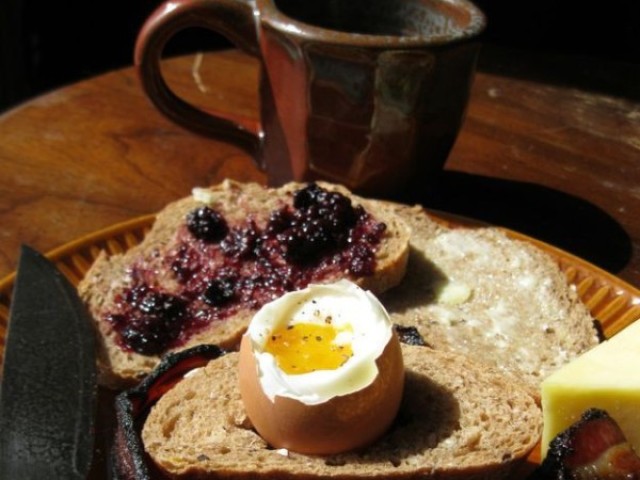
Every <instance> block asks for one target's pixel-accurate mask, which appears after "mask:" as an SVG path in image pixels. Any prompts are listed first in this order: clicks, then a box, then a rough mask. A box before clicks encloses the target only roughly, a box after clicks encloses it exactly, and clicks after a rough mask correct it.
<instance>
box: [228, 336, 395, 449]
mask: <svg viewBox="0 0 640 480" xmlns="http://www.w3.org/2000/svg"><path fill="white" fill-rule="evenodd" d="M376 364H377V366H378V370H379V372H378V376H377V377H376V379H375V380H374V381H373V382H372V383H371V384H370V385H369V386H367V387H365V388H364V389H362V390H359V391H357V392H355V393H352V394H349V395H344V396H338V397H333V398H332V399H330V400H328V401H326V402H324V403H320V404H317V405H306V404H304V403H302V402H300V401H298V400H295V399H292V398H288V397H280V396H276V397H275V399H274V401H273V402H272V401H271V400H270V399H269V398H268V397H267V396H266V395H265V393H264V392H263V390H262V387H261V386H260V381H259V379H258V373H257V370H258V369H257V365H256V360H255V356H254V355H253V351H252V347H251V341H250V340H249V338H248V337H246V336H245V337H244V338H243V339H242V342H241V346H240V359H239V381H240V393H241V395H242V400H243V402H244V406H245V410H246V413H247V416H248V417H249V419H250V420H251V423H252V424H253V426H254V428H255V429H256V431H257V432H258V434H260V436H261V437H262V438H263V439H264V440H265V441H266V442H267V443H269V444H270V445H271V446H272V447H274V448H286V449H288V450H290V451H293V452H298V453H305V454H316V455H328V454H333V453H341V452H346V451H350V450H354V449H358V448H361V447H365V446H367V445H370V444H371V443H373V442H374V441H375V440H377V439H378V438H379V437H380V436H382V435H383V434H384V432H385V431H386V430H387V429H388V428H389V426H390V425H391V423H392V422H393V420H394V418H395V416H396V414H397V412H398V409H399V407H400V401H401V400H402V393H403V388H404V375H405V373H404V363H403V360H402V350H401V348H400V342H399V341H398V338H397V336H396V335H395V334H393V335H392V336H391V339H390V340H389V342H388V343H387V345H386V347H385V349H384V351H383V352H382V354H381V355H380V356H379V357H378V358H377V360H376Z"/></svg>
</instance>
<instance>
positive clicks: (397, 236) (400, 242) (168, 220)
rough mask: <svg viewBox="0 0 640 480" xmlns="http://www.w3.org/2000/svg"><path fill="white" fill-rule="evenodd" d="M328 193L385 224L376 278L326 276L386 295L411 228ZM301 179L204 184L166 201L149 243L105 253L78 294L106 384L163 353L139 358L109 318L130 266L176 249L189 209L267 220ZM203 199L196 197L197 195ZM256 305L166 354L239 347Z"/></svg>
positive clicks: (399, 271)
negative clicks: (209, 207)
mask: <svg viewBox="0 0 640 480" xmlns="http://www.w3.org/2000/svg"><path fill="white" fill-rule="evenodd" d="M320 185H321V186H323V187H324V188H326V189H328V190H337V191H340V193H342V194H343V195H345V196H347V197H348V198H350V199H351V201H352V203H354V204H356V205H362V206H363V207H364V208H365V210H366V211H367V212H369V213H370V214H371V215H373V216H374V218H376V220H378V221H380V222H384V223H385V224H386V226H387V229H386V231H385V233H384V235H383V238H382V240H381V243H380V244H379V246H378V248H377V251H376V270H375V272H374V274H373V275H371V276H363V277H353V276H351V275H348V274H340V276H339V277H338V276H336V277H332V278H327V279H326V281H333V280H338V279H339V278H349V279H351V280H352V281H354V282H355V283H358V284H359V285H360V286H361V287H363V288H365V289H368V290H371V291H372V292H374V293H378V294H379V293H382V292H383V291H385V290H388V289H390V288H392V287H393V286H395V285H397V284H398V283H399V282H400V281H401V280H402V278H403V276H404V273H405V270H406V264H407V259H408V252H409V248H408V245H409V233H410V231H409V229H408V227H407V226H406V225H405V224H404V222H403V221H402V220H401V219H400V218H399V217H398V216H396V215H395V213H394V212H393V210H392V209H390V208H389V206H388V205H387V204H386V203H384V202H378V201H375V200H366V199H363V198H360V197H358V196H355V195H353V194H351V192H349V191H348V190H346V189H344V188H342V187H339V186H335V185H331V184H326V183H325V184H323V183H320ZM303 186H304V185H303V184H298V183H289V184H287V185H285V186H283V187H281V188H278V189H268V188H265V187H263V186H261V185H258V184H254V183H239V182H233V181H225V182H223V183H221V184H218V185H214V186H212V187H209V188H206V189H199V190H198V192H197V193H198V194H197V195H191V196H189V197H185V198H182V199H180V200H177V201H175V202H173V203H171V204H169V205H167V206H166V207H165V208H164V209H163V210H162V211H161V212H160V213H159V214H158V215H157V217H156V220H155V222H154V225H153V227H152V229H151V230H150V231H149V233H148V234H147V235H146V236H145V238H144V240H143V241H142V242H141V243H140V244H139V245H136V246H134V247H133V248H131V249H129V250H128V251H126V252H124V253H122V254H116V255H111V256H108V255H107V254H106V253H104V252H102V253H100V254H99V256H98V257H97V258H96V260H95V262H94V263H93V265H92V266H91V268H90V269H89V270H88V272H87V273H86V275H85V277H84V278H83V279H82V281H81V282H80V284H79V285H78V292H79V294H80V297H81V298H82V300H83V301H84V303H85V304H86V305H87V307H88V309H89V311H90V313H91V315H92V317H93V318H94V321H95V327H96V330H97V333H98V335H97V336H98V345H99V348H98V370H99V383H100V384H101V385H104V386H107V387H111V388H115V389H120V388H123V387H126V386H129V385H132V384H134V383H135V382H137V381H139V380H140V378H142V377H143V376H144V375H146V374H148V373H149V372H150V371H151V370H152V369H153V368H154V367H155V366H156V365H157V364H158V363H159V361H160V356H159V355H141V354H139V353H136V352H132V351H125V350H123V349H122V348H121V347H120V346H119V345H118V342H117V337H116V333H115V332H114V330H113V328H112V326H111V324H110V323H109V322H108V321H106V320H105V317H106V315H107V313H108V312H109V311H110V309H112V307H113V304H114V303H115V302H116V300H115V299H116V297H117V295H118V293H119V292H121V291H122V290H123V289H124V288H125V287H126V286H127V285H130V284H131V282H132V278H131V275H130V267H131V265H132V264H133V263H135V262H137V261H140V259H141V258H144V259H145V260H144V261H145V262H146V264H148V265H151V266H152V267H150V270H154V268H155V267H153V266H157V265H158V264H159V263H160V262H161V261H162V258H163V257H164V256H165V255H166V252H168V251H170V250H171V248H172V247H174V246H175V242H176V234H177V232H178V230H179V228H180V226H181V225H182V224H184V222H185V218H186V216H187V214H188V213H189V212H191V211H192V210H193V209H195V208H197V207H199V206H202V205H205V204H207V203H210V204H214V205H215V206H216V208H217V209H218V210H220V211H221V212H222V213H223V215H224V216H225V219H226V220H227V222H228V223H229V224H234V223H240V222H243V221H244V220H245V219H246V218H247V217H250V218H253V219H255V220H256V222H259V223H263V224H264V223H266V221H267V219H268V215H269V213H270V212H271V211H273V210H275V209H277V208H279V207H281V206H282V205H283V204H285V203H291V197H292V194H293V192H295V191H296V190H298V189H300V188H302V187H303ZM196 197H197V198H196ZM155 270H157V271H158V272H159V273H158V274H157V276H156V277H155V279H154V281H155V282H157V284H158V285H161V286H162V287H163V289H164V290H165V291H172V289H173V288H175V286H176V280H175V278H173V277H172V275H171V274H170V272H167V271H166V270H167V269H166V268H155ZM254 312H255V310H252V309H248V308H247V309H242V310H240V311H239V312H238V313H237V314H234V315H233V316H231V317H229V318H227V319H225V320H224V321H220V322H215V323H212V324H211V326H209V327H207V328H206V329H204V330H201V331H199V332H197V333H195V334H194V335H192V336H191V337H190V338H189V339H188V341H187V342H186V343H184V344H183V345H181V346H180V347H178V348H175V349H172V350H169V351H167V352H166V353H170V352H174V351H179V350H184V349H186V348H190V347H192V346H195V345H199V344H217V345H220V346H222V347H224V348H230V349H233V348H236V347H237V345H238V343H239V340H240V336H241V335H242V333H243V332H244V331H245V329H246V327H247V325H248V323H249V321H250V319H251V317H252V316H253V313H254Z"/></svg>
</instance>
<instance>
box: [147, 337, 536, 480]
mask: <svg viewBox="0 0 640 480" xmlns="http://www.w3.org/2000/svg"><path fill="white" fill-rule="evenodd" d="M402 349H403V356H404V362H405V367H406V381H405V385H406V387H405V392H404V397H403V403H402V406H401V408H400V413H399V414H398V417H397V419H396V421H395V423H394V424H393V426H392V427H391V429H390V430H389V431H388V432H387V433H386V434H385V435H384V436H383V437H382V438H381V439H380V440H379V441H378V442H376V443H375V444H374V445H372V446H371V447H369V448H367V449H364V450H362V451H358V452H348V453H343V454H337V455H331V456H322V457H321V456H306V455H300V454H295V453H291V452H279V451H275V450H273V449H270V448H269V447H268V446H267V445H266V444H265V442H264V441H263V440H262V439H261V438H260V437H259V436H258V435H257V434H256V433H255V432H254V431H253V430H252V429H251V424H250V421H249V420H248V419H247V417H246V415H245V413H244V410H243V406H242V401H241V398H240V394H239V391H238V387H237V360H238V356H237V354H236V353H230V354H228V355H225V356H224V357H221V358H218V359H216V360H212V361H211V362H209V363H208V364H207V365H206V366H205V367H203V368H201V369H199V370H197V371H194V372H192V373H191V374H190V375H188V376H187V377H185V378H184V379H183V380H182V381H181V382H180V383H179V384H178V385H176V386H175V387H174V388H173V389H172V390H171V391H169V392H168V393H166V394H165V395H164V396H163V397H162V398H161V399H160V400H159V401H158V403H157V404H156V405H155V406H154V407H153V409H152V411H151V413H150V414H149V416H148V418H147V420H146V422H145V425H144V428H143V432H142V438H143V443H144V445H145V449H146V451H147V452H148V453H149V455H150V456H151V458H152V459H153V461H154V462H155V463H156V465H157V466H159V467H160V468H161V469H162V470H164V471H166V472H168V473H169V474H170V475H171V476H173V477H174V478H181V479H182V478H203V479H220V478H225V479H226V478H236V479H249V478H251V479H276V478H277V479H294V478H295V479H302V480H311V479H318V478H333V479H339V480H356V479H362V478H402V479H410V478H421V479H436V478H447V479H449V478H458V479H480V478H482V479H497V478H506V477H507V476H508V475H509V474H510V473H511V472H512V471H513V470H514V469H515V468H517V467H518V466H519V465H520V463H521V462H522V460H523V459H525V458H526V457H527V455H528V454H529V453H530V451H531V450H532V449H533V448H534V446H535V445H536V443H537V441H538V439H539V436H540V431H541V412H540V408H539V407H538V406H537V404H536V402H535V401H534V399H533V398H532V397H531V396H530V395H529V393H528V392H527V391H526V389H524V388H522V387H521V386H519V385H518V384H514V383H512V382H510V381H509V379H508V378H506V377H505V376H504V375H503V374H502V373H501V372H499V371H497V370H496V369H492V368H488V367H487V366H485V365H482V364H477V363H475V362H473V361H471V360H469V359H468V358H466V357H464V356H462V355H458V354H455V353H452V352H444V351H437V350H433V349H431V348H428V347H419V346H408V345H403V347H402ZM213 392H215V393H213Z"/></svg>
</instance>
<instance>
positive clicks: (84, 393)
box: [0, 246, 96, 480]
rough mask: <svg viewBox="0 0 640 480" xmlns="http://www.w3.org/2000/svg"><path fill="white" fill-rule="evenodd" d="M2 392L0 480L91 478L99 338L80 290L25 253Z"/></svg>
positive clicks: (30, 252)
mask: <svg viewBox="0 0 640 480" xmlns="http://www.w3.org/2000/svg"><path fill="white" fill-rule="evenodd" d="M6 340H7V341H6V345H5V354H4V367H3V376H2V386H1V390H0V479H14V478H15V479H26V480H28V479H38V480H42V479H65V480H67V479H76V478H77V479H81V478H86V476H87V473H88V471H89V468H90V465H91V460H92V455H93V428H94V411H95V405H96V371H95V368H96V367H95V356H94V355H95V353H94V351H95V350H94V348H95V334H94V332H93V329H92V326H91V323H90V319H89V316H88V313H87V312H86V310H85V308H84V306H83V305H82V303H81V301H80V299H79V298H78V295H77V293H76V290H75V288H74V287H73V286H72V285H71V283H70V282H69V281H68V280H67V279H66V277H64V275H62V273H60V271H59V270H58V269H57V268H56V267H55V265H53V263H51V262H50V261H49V260H47V259H46V258H45V257H44V256H42V255H40V254H39V253H38V252H36V251H35V250H33V249H31V248H29V247H26V246H24V247H22V249H21V252H20V260H19V263H18V271H17V275H16V281H15V285H14V290H13V297H12V302H11V315H10V319H9V326H8V331H7V339H6Z"/></svg>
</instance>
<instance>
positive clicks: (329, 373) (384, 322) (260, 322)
mask: <svg viewBox="0 0 640 480" xmlns="http://www.w3.org/2000/svg"><path fill="white" fill-rule="evenodd" d="M327 317H331V324H332V326H333V327H334V328H335V329H336V330H337V331H338V332H339V333H338V336H337V338H336V343H343V344H348V343H350V344H351V348H352V351H353V355H352V356H351V357H350V358H349V359H348V360H347V361H346V362H345V363H344V364H343V365H341V366H340V367H338V368H337V369H335V370H315V371H313V372H309V373H302V374H295V375H290V374H287V373H286V372H284V371H282V370H281V369H280V368H279V367H278V365H277V363H276V359H275V357H274V356H273V355H272V354H270V353H268V352H265V351H264V348H265V344H266V342H267V340H268V338H269V337H270V335H271V334H272V332H274V331H276V330H278V329H279V328H284V327H286V326H287V325H292V324H296V323H318V324H324V323H325V320H326V319H327ZM246 335H247V336H248V337H249V338H250V340H251V345H252V350H253V354H254V356H255V358H256V367H257V369H258V372H257V373H258V378H259V381H260V385H261V387H262V389H263V391H264V393H265V395H266V396H267V397H268V398H269V399H270V400H271V401H272V402H273V400H274V398H275V397H276V396H281V397H288V398H293V399H296V400H298V401H300V402H302V403H305V404H307V405H317V404H320V403H323V402H326V401H328V400H330V399H331V398H333V397H336V396H342V395H349V394H351V393H354V392H357V391H359V390H361V389H363V388H365V387H367V386H369V385H370V384H371V383H372V382H373V381H374V380H375V378H376V377H377V375H378V367H377V365H376V359H377V358H378V357H379V356H380V355H381V354H382V352H383V351H384V349H385V347H386V346H387V344H388V343H389V340H390V339H391V337H392V335H393V325H392V323H391V320H390V318H389V315H388V313H387V312H386V310H385V308H384V307H383V305H382V304H381V303H380V302H379V301H378V299H377V298H376V297H375V296H374V295H373V294H371V293H370V292H368V291H365V290H363V289H361V288H360V287H358V286H357V285H356V284H354V283H352V282H350V281H348V280H340V281H338V282H335V283H331V284H317V285H310V286H309V287H307V288H305V289H303V290H298V291H294V292H290V293H288V294H285V295H283V296H282V297H280V298H278V299H276V300H274V301H273V302H270V303H268V304H266V305H265V306H263V307H262V308H261V309H260V310H259V311H258V313H257V314H256V315H255V316H254V318H253V320H252V322H251V324H250V325H249V328H248V330H247V333H246Z"/></svg>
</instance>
